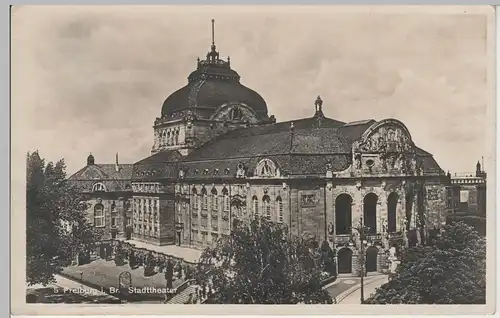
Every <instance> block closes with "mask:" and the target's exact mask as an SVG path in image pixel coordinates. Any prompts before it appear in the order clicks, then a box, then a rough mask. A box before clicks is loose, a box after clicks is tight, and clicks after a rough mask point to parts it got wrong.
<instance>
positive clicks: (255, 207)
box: [252, 195, 259, 217]
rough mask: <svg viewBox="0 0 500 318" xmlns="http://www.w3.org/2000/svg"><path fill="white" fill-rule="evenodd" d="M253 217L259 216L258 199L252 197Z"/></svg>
mask: <svg viewBox="0 0 500 318" xmlns="http://www.w3.org/2000/svg"><path fill="white" fill-rule="evenodd" d="M252 207H253V215H254V216H255V217H258V216H259V199H257V197H256V196H255V195H254V196H253V198H252Z"/></svg>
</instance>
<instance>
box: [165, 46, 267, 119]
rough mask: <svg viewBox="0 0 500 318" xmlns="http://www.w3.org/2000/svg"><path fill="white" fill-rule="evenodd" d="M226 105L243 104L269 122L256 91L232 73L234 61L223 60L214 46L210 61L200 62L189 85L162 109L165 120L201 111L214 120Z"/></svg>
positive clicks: (175, 94) (261, 100)
mask: <svg viewBox="0 0 500 318" xmlns="http://www.w3.org/2000/svg"><path fill="white" fill-rule="evenodd" d="M226 103H242V104H245V105H246V106H248V107H250V108H251V109H253V110H254V111H255V113H256V114H257V115H258V117H259V119H268V114H267V105H266V102H265V101H264V99H263V98H262V97H261V96H260V95H259V94H258V93H257V92H255V91H253V90H251V89H250V88H248V87H246V86H244V85H242V84H241V83H240V76H239V75H238V73H237V72H236V71H234V70H233V69H231V66H230V58H229V57H228V59H227V61H224V60H221V59H219V52H217V51H216V50H215V44H213V43H212V48H211V51H210V52H209V53H208V54H207V58H206V60H200V59H198V67H197V69H196V70H194V71H193V72H192V73H191V74H190V75H189V76H188V84H187V85H186V86H184V87H182V88H180V89H178V90H177V91H175V92H174V93H172V94H171V95H170V96H168V97H167V99H166V100H165V102H164V103H163V106H162V109H161V116H162V117H163V118H172V117H177V116H182V115H183V113H184V111H187V110H193V109H196V108H198V110H199V111H198V112H197V113H198V116H201V117H204V118H210V116H211V115H212V114H213V113H214V112H215V110H216V109H217V108H218V107H219V106H221V105H224V104H226Z"/></svg>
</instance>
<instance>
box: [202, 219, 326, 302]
mask: <svg viewBox="0 0 500 318" xmlns="http://www.w3.org/2000/svg"><path fill="white" fill-rule="evenodd" d="M196 274H197V280H198V281H199V284H200V285H201V286H205V285H207V286H210V289H211V290H213V291H214V293H210V294H209V299H208V300H207V303H217V304H235V303H240V304H297V303H309V304H312V303H316V304H318V303H332V299H331V297H330V296H329V294H328V293H327V292H326V291H324V290H323V289H322V288H321V284H320V274H321V269H320V268H319V267H316V266H315V265H314V262H312V259H311V255H310V252H309V248H308V246H307V244H306V241H304V240H303V239H299V238H296V237H290V235H289V233H288V230H287V228H286V227H285V226H284V225H282V224H276V223H271V222H268V221H267V220H266V219H264V218H262V219H260V220H254V221H252V222H251V223H250V224H248V225H244V224H242V223H240V224H239V225H238V226H237V227H236V228H235V229H234V230H233V232H232V234H231V235H230V236H228V237H226V238H221V239H220V240H219V241H218V242H217V244H216V245H215V247H214V248H207V249H206V250H205V251H204V252H203V254H202V256H201V259H200V264H199V265H198V270H197V273H196Z"/></svg>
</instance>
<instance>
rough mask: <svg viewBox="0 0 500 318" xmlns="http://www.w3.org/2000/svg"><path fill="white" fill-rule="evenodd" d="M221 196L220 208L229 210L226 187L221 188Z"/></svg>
mask: <svg viewBox="0 0 500 318" xmlns="http://www.w3.org/2000/svg"><path fill="white" fill-rule="evenodd" d="M222 196H223V197H224V198H223V201H222V205H223V207H222V210H224V211H229V191H227V189H226V188H224V189H222Z"/></svg>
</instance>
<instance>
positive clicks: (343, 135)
mask: <svg viewBox="0 0 500 318" xmlns="http://www.w3.org/2000/svg"><path fill="white" fill-rule="evenodd" d="M292 122H293V127H294V128H293V129H291V123H292ZM374 123H376V121H374V120H371V119H370V120H363V121H357V122H351V123H347V124H345V123H343V122H340V121H336V120H333V119H329V118H322V119H321V125H319V124H318V118H315V117H312V118H306V119H300V120H296V121H289V122H282V123H277V124H269V125H261V126H255V127H250V128H241V129H236V130H233V131H230V132H228V133H226V134H224V135H221V136H219V137H217V138H214V139H213V140H210V141H208V142H207V143H205V144H204V145H203V146H201V147H200V148H198V149H196V150H194V151H193V152H192V153H190V154H189V155H187V156H185V157H183V156H181V155H180V154H179V153H178V152H177V151H164V152H160V153H158V154H156V155H153V156H150V157H148V158H146V159H143V160H141V161H139V162H138V163H136V164H135V166H134V167H135V168H134V178H138V179H160V178H177V177H178V173H179V170H180V169H181V168H182V170H183V171H184V177H185V178H188V179H189V178H192V179H200V180H203V179H207V180H214V179H219V180H223V179H232V178H234V176H235V174H236V170H237V166H238V164H240V163H242V164H243V165H244V166H245V167H247V169H248V171H247V176H252V175H253V170H252V169H253V168H255V167H256V165H257V163H258V162H259V161H260V160H261V159H264V158H269V159H271V160H273V161H274V162H275V163H276V164H277V166H278V167H279V168H280V170H281V171H282V173H283V174H285V175H289V176H293V175H324V174H325V173H326V164H327V163H330V164H331V165H332V168H333V171H342V170H345V169H347V168H348V167H349V165H350V164H351V161H352V159H351V151H352V149H351V147H352V142H353V141H355V140H356V139H359V138H360V137H361V136H362V134H363V133H364V132H365V131H366V129H368V128H369V127H370V126H371V125H373V124H374ZM417 154H418V155H419V156H421V157H423V163H424V171H426V172H428V173H436V172H438V171H441V170H440V168H439V165H438V164H437V163H436V161H435V160H434V159H433V158H432V155H431V154H429V153H428V152H426V151H424V150H422V149H420V148H418V147H417ZM148 173H149V175H148Z"/></svg>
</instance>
